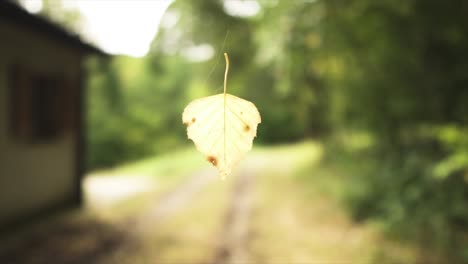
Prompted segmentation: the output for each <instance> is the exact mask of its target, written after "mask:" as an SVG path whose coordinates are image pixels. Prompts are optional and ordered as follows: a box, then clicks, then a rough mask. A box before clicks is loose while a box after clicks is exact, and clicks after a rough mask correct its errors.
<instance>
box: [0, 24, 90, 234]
mask: <svg viewBox="0 0 468 264" xmlns="http://www.w3.org/2000/svg"><path fill="white" fill-rule="evenodd" d="M0 39H1V41H0V227H1V226H2V225H4V224H5V223H7V222H14V221H16V220H18V219H21V218H27V217H29V216H31V215H33V214H36V213H39V212H41V210H45V209H48V208H53V207H56V206H59V205H63V204H66V203H69V202H71V201H73V199H76V197H77V194H76V192H77V190H78V188H77V187H76V185H77V179H76V171H77V170H76V169H77V168H76V166H77V165H76V164H75V163H76V149H75V148H76V137H77V132H76V129H77V125H76V121H77V120H73V119H72V120H71V122H72V125H70V126H67V129H65V130H64V131H63V132H62V133H61V134H60V135H59V136H58V137H56V138H54V139H53V140H50V141H48V142H42V143H41V142H34V143H31V142H25V141H21V140H16V139H14V138H13V137H12V136H11V133H10V131H9V130H10V128H9V126H10V122H11V121H13V122H14V120H10V117H11V116H10V112H9V111H10V103H11V97H10V96H11V94H10V87H9V86H8V85H9V81H8V78H9V75H8V72H9V69H10V67H12V65H21V66H25V67H28V68H30V69H33V70H37V71H40V72H44V73H50V74H60V75H62V76H65V79H66V80H67V83H68V86H67V89H68V91H67V93H70V98H72V99H73V100H74V101H72V102H71V104H72V105H73V107H72V108H69V109H68V111H70V109H71V110H72V111H73V108H75V110H76V108H77V107H78V103H79V102H77V100H78V98H79V96H78V94H79V92H78V89H79V84H80V70H81V55H80V53H79V52H78V51H76V50H74V49H73V48H70V47H68V46H67V45H66V44H63V43H62V42H61V41H60V39H54V38H51V37H49V36H46V35H45V34H44V33H42V32H36V31H34V29H30V28H26V27H24V26H22V25H17V24H15V23H13V22H11V21H4V20H2V18H0ZM64 88H65V87H64ZM75 116H76V115H75ZM75 119H76V118H75Z"/></svg>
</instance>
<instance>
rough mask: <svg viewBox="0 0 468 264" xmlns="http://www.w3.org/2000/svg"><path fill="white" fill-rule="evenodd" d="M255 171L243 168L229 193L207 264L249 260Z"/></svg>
mask: <svg viewBox="0 0 468 264" xmlns="http://www.w3.org/2000/svg"><path fill="white" fill-rule="evenodd" d="M255 174H256V173H255V171H254V170H252V169H248V168H244V169H243V170H242V172H241V173H240V175H239V176H238V178H237V180H236V182H235V185H234V189H233V191H232V193H231V199H230V201H231V202H230V205H229V207H228V209H227V212H226V215H225V223H224V226H223V229H222V231H221V233H220V236H219V240H218V246H217V248H215V252H214V257H213V259H212V260H211V261H210V262H209V264H239V263H248V262H249V253H248V244H249V237H250V233H251V230H250V225H249V221H250V217H251V214H252V211H253V201H252V200H253V195H252V190H253V188H254V183H255Z"/></svg>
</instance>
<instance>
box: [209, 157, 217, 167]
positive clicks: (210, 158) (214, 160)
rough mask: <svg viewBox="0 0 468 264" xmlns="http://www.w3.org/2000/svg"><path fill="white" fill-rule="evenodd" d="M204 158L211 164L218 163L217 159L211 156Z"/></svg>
mask: <svg viewBox="0 0 468 264" xmlns="http://www.w3.org/2000/svg"><path fill="white" fill-rule="evenodd" d="M206 160H207V161H209V162H210V163H211V164H213V166H216V165H218V160H217V159H216V158H215V157H213V156H208V157H206Z"/></svg>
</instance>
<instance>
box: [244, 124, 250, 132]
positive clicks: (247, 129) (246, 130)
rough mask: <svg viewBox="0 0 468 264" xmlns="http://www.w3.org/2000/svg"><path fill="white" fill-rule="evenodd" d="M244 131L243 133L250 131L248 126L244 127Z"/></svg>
mask: <svg viewBox="0 0 468 264" xmlns="http://www.w3.org/2000/svg"><path fill="white" fill-rule="evenodd" d="M244 131H245V132H249V131H250V126H249V125H247V124H246V125H245V126H244Z"/></svg>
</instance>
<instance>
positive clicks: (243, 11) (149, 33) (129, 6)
mask: <svg viewBox="0 0 468 264" xmlns="http://www.w3.org/2000/svg"><path fill="white" fill-rule="evenodd" d="M20 3H21V4H22V5H23V6H24V7H25V8H26V9H27V10H28V11H29V12H32V13H38V12H40V11H41V9H42V0H20ZM52 3H53V2H52ZM57 3H59V2H57ZM61 3H62V5H63V7H65V8H70V9H78V10H79V12H80V14H81V15H82V18H83V25H82V31H83V32H81V33H83V34H84V37H85V38H86V39H90V40H92V42H94V43H95V44H96V45H98V46H99V47H100V48H101V49H103V50H104V51H106V52H107V53H110V54H121V55H129V56H132V57H143V56H144V55H146V53H147V52H148V50H149V47H150V43H151V41H152V40H153V38H154V36H155V35H156V33H157V31H158V28H159V23H160V21H161V18H162V16H163V14H164V12H165V11H166V9H167V8H168V7H169V5H170V4H171V3H172V0H155V1H149V0H148V1H145V0H136V1H124V0H106V1H88V0H62V2H61ZM224 8H225V10H226V12H228V13H229V14H231V15H234V16H240V17H248V16H253V15H256V14H257V13H258V12H259V10H260V6H259V4H258V2H257V1H253V0H248V1H232V0H225V3H224ZM197 48H200V47H197ZM201 48H204V50H202V52H201V53H200V54H204V56H201V55H198V54H196V55H193V54H192V53H193V50H191V51H187V52H188V53H190V54H187V56H188V57H190V58H191V59H192V60H193V61H201V60H205V59H206V58H209V57H211V56H212V55H210V54H211V53H212V51H210V50H206V47H205V46H203V47H201ZM196 52H197V53H198V50H196ZM200 56H201V57H200Z"/></svg>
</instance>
